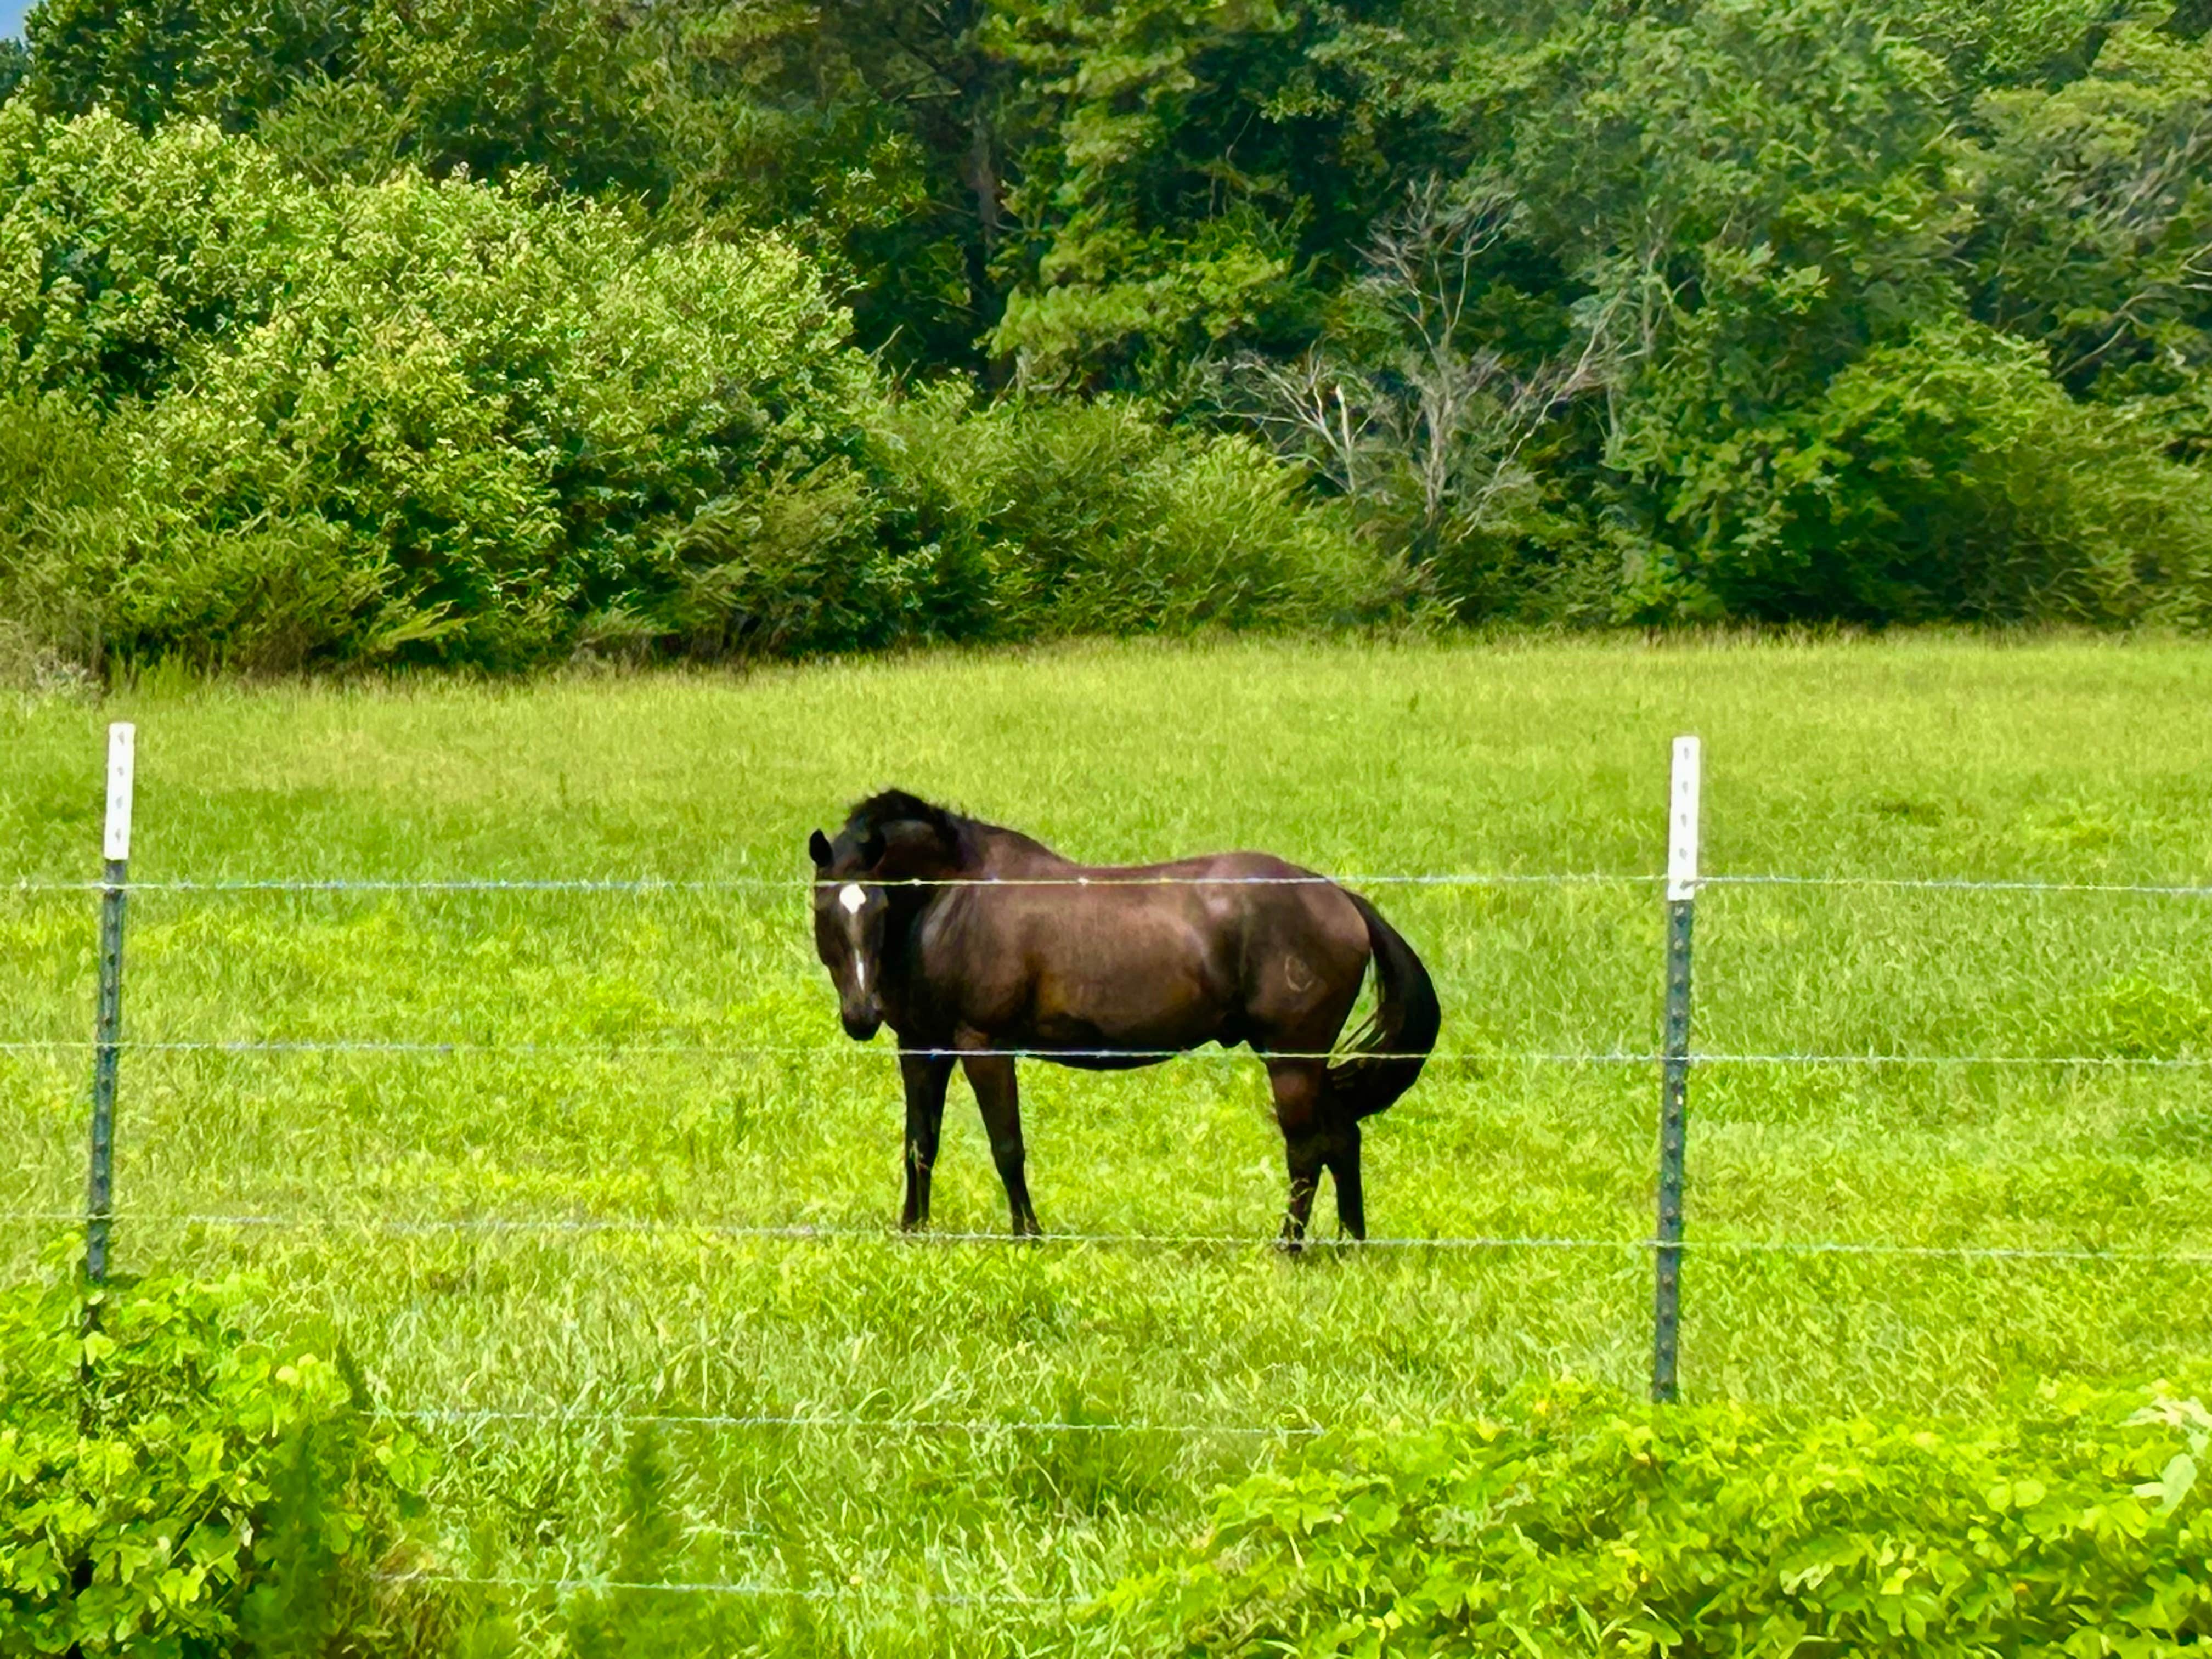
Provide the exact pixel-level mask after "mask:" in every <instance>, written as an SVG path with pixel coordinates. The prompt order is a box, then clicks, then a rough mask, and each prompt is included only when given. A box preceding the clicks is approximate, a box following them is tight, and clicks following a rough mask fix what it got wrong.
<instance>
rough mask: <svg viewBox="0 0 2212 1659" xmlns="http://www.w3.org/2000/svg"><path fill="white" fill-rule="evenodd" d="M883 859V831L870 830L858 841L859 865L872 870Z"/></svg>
mask: <svg viewBox="0 0 2212 1659" xmlns="http://www.w3.org/2000/svg"><path fill="white" fill-rule="evenodd" d="M883 861H884V832H883V831H882V830H880V829H871V830H869V831H868V833H867V836H866V838H865V839H864V840H862V842H860V867H861V868H862V869H864V870H872V869H874V868H875V867H876V866H878V864H881V863H882V862H883Z"/></svg>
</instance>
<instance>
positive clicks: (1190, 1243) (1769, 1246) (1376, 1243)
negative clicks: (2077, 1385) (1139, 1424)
mask: <svg viewBox="0 0 2212 1659" xmlns="http://www.w3.org/2000/svg"><path fill="white" fill-rule="evenodd" d="M113 1218H114V1219H115V1220H116V1221H118V1222H128V1223H131V1225H137V1226H160V1227H184V1228H192V1227H199V1228H207V1229H210V1230H220V1229H224V1228H235V1229H238V1230H240V1231H258V1230H267V1231H281V1232H348V1231H352V1232H371V1233H384V1234H388V1235H392V1236H394V1237H416V1236H439V1235H457V1236H469V1235H490V1236H496V1235H500V1234H518V1235H533V1236H534V1235H544V1236H546V1237H562V1236H564V1235H569V1236H574V1235H590V1234H594V1233H611V1234H635V1235H645V1236H653V1235H670V1236H677V1237H711V1238H725V1239H732V1240H738V1241H763V1242H773V1241H777V1240H785V1241H791V1242H795V1243H837V1242H841V1241H861V1242H873V1243H880V1244H890V1245H895V1246H897V1247H900V1248H926V1247H929V1246H933V1245H971V1244H1016V1245H1031V1244H1060V1245H1071V1246H1099V1247H1104V1248H1120V1249H1127V1248H1138V1249H1144V1248H1152V1249H1237V1250H1252V1251H1269V1250H1276V1249H1280V1248H1281V1247H1282V1241H1281V1240H1279V1239H1278V1238H1276V1237H1267V1236H1262V1235H1259V1234H1249V1233H1248V1234H1236V1233H1115V1232H1048V1233H1029V1234H1016V1233H1002V1232H981V1231H932V1230H922V1231H915V1232H907V1231H902V1230H900V1229H896V1228H891V1227H881V1226H876V1227H866V1226H854V1225H837V1224H834V1223H831V1224H812V1223H805V1222H798V1223H791V1224H787V1225H772V1224H771V1225H760V1224H754V1223H745V1222H720V1221H685V1220H679V1219H676V1218H659V1217H644V1216H615V1217H601V1218H593V1217H563V1216H456V1217H433V1218H423V1219H421V1220H408V1219H405V1218H393V1217H389V1216H362V1217H357V1218H347V1217H338V1216H276V1215H233V1214H224V1213H221V1212H210V1213H177V1214H162V1213H160V1212H152V1211H118V1212H115V1213H114V1217H113ZM0 1221H4V1222H9V1223H14V1224H18V1225H39V1226H51V1227H78V1226H82V1225H84V1217H83V1216H82V1214H78V1213H74V1212H68V1211H57V1210H45V1211H38V1210H21V1211H15V1212H0ZM1300 1244H1301V1248H1303V1249H1307V1250H1337V1251H1343V1252H1346V1253H1348V1254H1352V1255H1357V1254H1358V1253H1359V1252H1362V1251H1368V1250H1374V1251H1419V1250H1449V1251H1476V1252H1485V1251H1499V1252H1504V1251H1510V1250H1561V1251H1605V1252H1609V1253H1613V1254H1621V1253H1634V1254H1639V1255H1640V1254H1642V1253H1643V1252H1645V1251H1649V1250H1656V1249H1660V1248H1662V1245H1661V1242H1660V1241H1659V1240H1657V1239H1654V1238H1567V1237H1551V1236H1545V1235H1535V1234H1526V1235H1524V1234H1492V1235H1483V1234H1468V1235H1450V1234H1440V1235H1437V1236H1436V1237H1385V1238H1365V1239H1353V1238H1345V1237H1336V1236H1334V1235H1331V1236H1325V1237H1324V1236H1318V1235H1313V1236H1309V1237H1306V1238H1304V1239H1303V1240H1302V1241H1300ZM1665 1248H1667V1249H1680V1250H1683V1251H1686V1252H1687V1253H1689V1254H1691V1255H1781V1256H1819V1255H1858V1256H1894V1257H1905V1258H1917V1259H1923V1260H1931V1261H2081V1262H2095V1261H2110V1262H2126V1263H2148V1264H2171V1265H2173V1266H2202V1265H2207V1264H2212V1249H2205V1250H2150V1249H2135V1248H2132V1247H2130V1246H2115V1247H2109V1248H2108V1247H2100V1246H2092V1245H2028V1244H2017V1245H2016V1244H1893V1243H1885V1242H1883V1241H1881V1240H1878V1239H1866V1240H1857V1239H1754V1238H1709V1239H1698V1238H1686V1239H1683V1240H1681V1241H1680V1243H1673V1244H1668V1245H1666V1246H1665Z"/></svg>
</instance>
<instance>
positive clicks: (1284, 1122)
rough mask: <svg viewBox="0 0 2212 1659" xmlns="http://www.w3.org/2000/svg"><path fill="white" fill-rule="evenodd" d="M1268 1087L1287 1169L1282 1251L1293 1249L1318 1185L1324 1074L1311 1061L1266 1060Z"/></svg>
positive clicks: (1325, 1092)
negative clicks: (1288, 1179)
mask: <svg viewBox="0 0 2212 1659" xmlns="http://www.w3.org/2000/svg"><path fill="white" fill-rule="evenodd" d="M1267 1085H1268V1087H1269V1088H1270V1089H1271V1090H1273V1092H1274V1097H1275V1123H1276V1126H1277V1127H1279V1128H1280V1129H1281V1130H1282V1132H1283V1153H1284V1158H1285V1163H1286V1164H1288V1165H1289V1167H1290V1176H1291V1194H1290V1202H1289V1204H1288V1205H1287V1206H1286V1207H1285V1209H1284V1212H1283V1248H1284V1249H1286V1250H1295V1249H1298V1247H1299V1245H1300V1243H1301V1242H1302V1241H1303V1240H1304V1237H1305V1236H1306V1223H1307V1221H1308V1219H1309V1218H1310V1217H1311V1216H1312V1214H1313V1201H1314V1192H1315V1189H1316V1188H1318V1187H1319V1186H1320V1185H1321V1171H1322V1161H1323V1154H1324V1153H1325V1152H1326V1151H1327V1141H1326V1139H1325V1138H1324V1134H1323V1123H1322V1110H1323V1108H1324V1107H1325V1106H1326V1105H1327V1103H1328V1073H1326V1072H1324V1071H1323V1070H1322V1067H1321V1066H1320V1065H1319V1064H1318V1063H1317V1062H1316V1061H1313V1060H1269V1061H1268V1062H1267Z"/></svg>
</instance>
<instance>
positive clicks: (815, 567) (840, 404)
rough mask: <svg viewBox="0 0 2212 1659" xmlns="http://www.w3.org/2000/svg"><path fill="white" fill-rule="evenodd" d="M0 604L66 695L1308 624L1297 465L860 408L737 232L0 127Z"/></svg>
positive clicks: (132, 140) (936, 399)
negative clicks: (102, 669) (593, 652)
mask: <svg viewBox="0 0 2212 1659" xmlns="http://www.w3.org/2000/svg"><path fill="white" fill-rule="evenodd" d="M0 180H7V181H10V187H8V188H4V189H0V419H4V420H5V422H6V424H7V426H8V428H9V430H8V431H7V433H6V434H5V435H0V507H4V509H5V510H4V511H0V526H4V528H0V611H5V612H7V613H8V614H9V615H11V616H14V617H21V618H24V619H26V620H27V622H28V623H30V624H31V626H32V627H33V629H34V631H35V632H36V633H37V634H38V635H40V638H39V640H38V641H37V643H39V644H40V645H42V646H44V647H46V648H48V649H52V650H58V651H63V652H65V653H70V654H71V655H73V656H75V657H76V659H78V660H81V661H83V662H85V663H87V664H88V665H98V664H99V663H100V662H101V661H102V660H103V659H105V658H107V657H110V656H114V657H120V658H122V659H146V658H155V657H161V656H173V655H183V656H187V657H190V658H191V659H195V660H196V661H197V662H198V663H199V664H201V665H205V666H210V667H221V666H232V667H240V668H246V669H276V670H283V669H290V668H294V667H297V666H300V665H306V664H312V663H318V662H344V661H370V662H374V661H385V660H393V659H398V660H419V661H434V662H444V663H453V664H463V663H465V664H471V665H483V666H488V667H492V668H514V667H520V666H525V665H529V664H531V663H533V662H538V661H542V660H544V659H548V658H551V657H557V656H560V655H563V654H566V653H568V652H569V651H571V650H572V649H574V647H577V646H579V645H583V646H589V647H594V648H612V649H619V650H626V651H632V652H636V651H647V650H671V651H681V652H685V653H690V654H693V655H697V656H706V657H722V656H729V655H750V654H763V653H765V654H778V655H791V654H798V653H806V652H814V651H823V650H837V649H848V648H854V647H877V646H882V645H886V644H890V643H891V642H894V641H901V640H908V639H931V638H951V639H962V638H982V637H1026V636H1029V635H1036V634H1039V633H1044V634H1063V633H1072V632H1091V631H1099V630H1107V629H1111V630H1116V631H1121V630H1139V629H1189V628H1193V627H1197V626H1200V625H1202V624H1206V623H1226V624H1235V625H1246V624H1251V623H1262V622H1275V623H1293V624H1300V623H1314V622H1328V621H1334V620H1338V619H1340V618H1342V617H1346V616H1348V615H1352V614H1355V613H1358V611H1361V610H1362V608H1363V607H1365V606H1368V605H1371V604H1372V603H1373V602H1374V600H1375V596H1376V593H1377V592H1380V591H1381V584H1380V581H1379V573H1378V568H1377V566H1376V562H1375V561H1374V560H1373V559H1372V558H1371V557H1370V556H1367V555H1365V554H1364V553H1362V552H1361V551H1360V550H1358V548H1356V547H1355V546H1354V544H1352V542H1351V540H1350V539H1349V538H1348V537H1347V536H1346V534H1345V533H1344V532H1342V531H1341V530H1340V528H1339V527H1338V526H1336V524H1335V522H1334V520H1331V519H1329V518H1327V517H1325V516H1322V515H1319V514H1317V513H1316V512H1315V511H1314V510H1313V509H1311V508H1310V507H1307V506H1306V505H1305V504H1304V502H1303V501H1302V500H1301V494H1300V492H1301V488H1302V485H1301V482H1300V477H1299V475H1298V473H1297V472H1296V471H1293V470H1291V469H1288V468H1285V467H1284V466H1282V465H1279V463H1277V462H1275V461H1273V459H1270V458H1268V457H1267V456H1266V455H1264V454H1263V453H1261V452H1260V451H1259V450H1258V449H1256V448H1255V447H1251V446H1249V445H1247V444H1245V443H1243V442H1241V441H1236V440H1208V439H1206V438H1204V437H1201V436H1199V435H1192V434H1176V433H1172V432H1170V431H1169V430H1167V429H1166V428H1164V427H1163V426H1162V425H1161V424H1160V423H1159V422H1158V421H1157V420H1155V419H1154V418H1152V416H1149V415H1147V414H1146V412H1145V411H1144V410H1141V409H1139V407H1137V406H1135V405H1133V404H1103V405H1099V406H1097V407H1085V406H1081V405H1075V404H1069V405H1065V406H1055V405H1010V406H1006V407H1002V408H994V409H983V408H978V407H976V406H975V404H974V402H973V400H972V398H971V396H970V394H969V392H967V391H966V389H965V388H964V387H963V386H960V385H957V384H948V385H945V386H937V387H933V388H927V389H924V390H923V391H921V392H918V393H916V394H915V395H914V396H912V397H910V398H901V397H899V396H896V395H895V393H894V391H893V389H892V388H891V387H890V386H888V385H886V384H885V383H884V380H882V379H881V377H880V376H879V375H878V374H877V372H876V371H875V369H874V368H872V366H871V365H870V364H869V362H867V360H866V359H865V358H864V357H862V356H860V354H859V353H857V352H856V351H854V349H852V348H851V346H850V345H849V343H848V339H847V334H848V319H847V318H846V316H845V314H844V313H842V311H841V310H839V309H838V308H837V307H836V306H834V305H832V304H831V303H830V302H829V299H828V297H827V295H826V293H825V291H824V288H823V283H822V281H821V280H820V278H819V276H818V274H817V271H816V270H814V268H813V267H812V266H811V264H808V262H807V261H806V260H805V258H802V257H801V256H800V255H799V253H798V252H795V251H794V250H793V248H792V247H790V246H788V245H787V244H786V243H784V242H782V241H781V240H777V239H776V238H775V237H772V236H763V237H756V238H752V239H750V240H744V241H742V242H734V243H732V242H722V241H716V240H692V241H688V242H684V243H681V244H678V245H673V246H658V245H655V244H654V243H653V241H652V240H650V238H649V236H648V235H647V233H646V231H645V230H644V229H643V228H641V227H640V226H638V225H636V224H634V223H633V222H631V221H630V220H629V219H628V218H626V217H625V216H623V215H622V214H621V213H619V212H617V211H616V210H612V209H610V208H605V207H599V206H594V205H591V204H585V203H580V202H575V201H563V200H558V199H555V198H554V197H551V196H550V194H548V193H546V192H545V191H543V190H542V189H541V188H540V187H539V185H538V184H537V183H534V182H533V181H532V179H529V178H527V177H525V178H522V179H519V180H518V181H517V182H515V183H513V184H512V185H506V186H501V187H497V188H494V187H489V186H485V185H472V184H469V183H466V182H463V181H459V180H452V179H449V180H445V181H442V182H441V181H435V180H433V179H428V177H425V176H424V175H422V174H421V173H416V172H412V171H408V170H405V169H400V170H398V171H395V172H393V173H391V174H390V176H388V177H385V178H383V179H379V180H378V181H376V182H374V183H367V184H360V183H351V182H343V181H340V182H336V183H329V184H320V185H319V184H315V183H313V182H310V181H308V180H306V179H301V178H299V177H297V176H293V175H288V174H286V173H283V172H282V171H281V170H280V169H278V168H277V167H275V165H274V164H273V163H271V162H270V161H269V159H268V158H267V157H266V156H265V155H263V154H261V153H260V152H259V150H258V149H257V147H256V146H255V144H254V143H253V142H252V141H251V140H249V139H246V138H240V137H225V136H224V135H222V134H221V133H219V132H217V131H215V130H214V129H213V128H212V127H210V126H206V125H193V124H191V123H179V124H174V125H169V126H166V127H163V128H161V129H159V130H157V131H155V132H154V133H152V134H151V135H149V136H142V135H141V134H139V133H137V131H134V130H133V129H131V127H129V126H127V125H125V124H124V123H123V122H121V121H120V120H118V119H116V118H112V117H109V116H106V115H101V114H94V115H89V116H86V117H83V118H79V119H76V120H74V121H66V122H59V121H53V120H49V119H45V118H40V117H39V116H37V115H36V114H34V112H32V111H30V110H28V109H27V108H19V107H16V106H7V107H6V108H4V109H0Z"/></svg>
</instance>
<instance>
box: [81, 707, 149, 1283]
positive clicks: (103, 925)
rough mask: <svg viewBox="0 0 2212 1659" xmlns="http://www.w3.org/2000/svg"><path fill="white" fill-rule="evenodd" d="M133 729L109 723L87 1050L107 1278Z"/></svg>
mask: <svg viewBox="0 0 2212 1659" xmlns="http://www.w3.org/2000/svg"><path fill="white" fill-rule="evenodd" d="M136 738H137V728H135V727H134V726H131V724H130V722H128V721H127V720H118V721H117V722H116V723H115V724H114V725H112V726H109V727H108V728H107V833H106V840H105V842H104V843H103V846H102V849H101V850H102V851H103V852H104V854H106V865H105V866H103V868H102V870H101V872H100V1013H99V1024H98V1026H97V1029H96V1030H95V1031H94V1039H93V1051H92V1168H91V1174H90V1176H89V1177H88V1180H87V1182H86V1183H85V1206H84V1276H85V1277H86V1279H89V1280H90V1281H91V1282H92V1283H93V1284H94V1285H101V1284H105V1283H106V1280H107V1242H108V1231H109V1229H110V1228H111V1227H112V1225H113V1222H114V1215H115V1067H116V1060H117V1059H118V1051H119V1049H120V1048H121V1045H122V1041H123V902H124V898H125V894H126V892H127V887H126V883H127V881H128V878H129V871H130V864H131V761H132V750H133V748H134V746H135V739H136Z"/></svg>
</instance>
